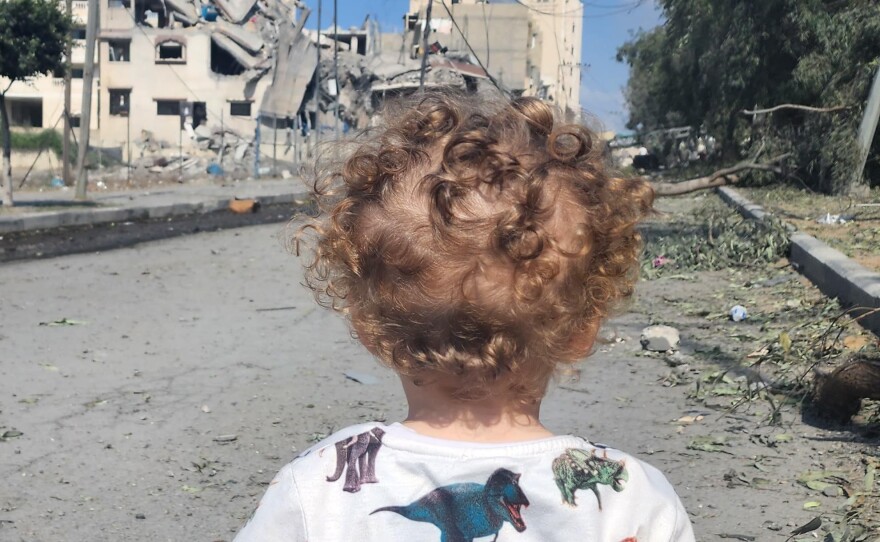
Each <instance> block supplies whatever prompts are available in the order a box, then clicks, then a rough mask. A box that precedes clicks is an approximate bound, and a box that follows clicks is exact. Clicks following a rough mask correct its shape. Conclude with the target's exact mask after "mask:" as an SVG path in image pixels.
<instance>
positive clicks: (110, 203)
mask: <svg viewBox="0 0 880 542" xmlns="http://www.w3.org/2000/svg"><path fill="white" fill-rule="evenodd" d="M304 193H305V187H303V186H302V184H301V182H300V180H299V179H297V178H294V179H287V180H279V179H273V180H259V181H229V182H226V183H223V184H207V183H204V184H184V185H163V186H157V187H155V188H152V189H149V190H132V191H123V192H97V191H93V192H91V193H89V195H88V201H85V202H78V201H75V200H74V199H73V190H53V191H47V192H18V193H16V195H15V207H12V208H7V209H4V208H2V207H0V235H3V234H6V233H13V232H23V231H33V230H43V229H54V228H62V227H65V226H82V225H93V224H103V223H108V222H128V221H133V220H144V219H149V218H165V217H171V216H180V215H188V214H194V213H200V214H201V213H211V212H214V211H219V210H222V209H225V208H226V207H227V206H228V204H229V200H231V199H233V198H256V199H258V200H259V201H260V203H262V204H263V205H273V204H279V203H292V202H293V201H294V200H296V199H297V198H298V197H300V196H302V195H303V194H304Z"/></svg>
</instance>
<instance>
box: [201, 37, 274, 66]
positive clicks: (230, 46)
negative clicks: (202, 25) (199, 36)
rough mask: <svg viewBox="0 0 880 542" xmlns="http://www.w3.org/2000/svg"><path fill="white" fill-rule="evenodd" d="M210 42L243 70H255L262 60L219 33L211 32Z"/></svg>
mask: <svg viewBox="0 0 880 542" xmlns="http://www.w3.org/2000/svg"><path fill="white" fill-rule="evenodd" d="M211 40H212V41H213V42H214V43H215V44H216V45H217V47H220V48H221V49H223V50H224V51H226V52H227V53H229V54H230V55H232V57H233V58H234V59H235V60H236V61H237V62H238V63H239V64H241V65H242V66H243V67H244V68H245V69H248V70H253V69H255V68H257V67H258V66H259V65H260V63H261V61H262V60H263V59H261V58H258V57H254V56H253V55H251V54H250V53H249V52H247V51H246V50H245V49H244V48H243V47H242V46H240V45H239V44H238V43H236V42H234V41H232V39H230V38H229V37H227V36H226V35H225V34H221V33H219V32H213V33H212V34H211Z"/></svg>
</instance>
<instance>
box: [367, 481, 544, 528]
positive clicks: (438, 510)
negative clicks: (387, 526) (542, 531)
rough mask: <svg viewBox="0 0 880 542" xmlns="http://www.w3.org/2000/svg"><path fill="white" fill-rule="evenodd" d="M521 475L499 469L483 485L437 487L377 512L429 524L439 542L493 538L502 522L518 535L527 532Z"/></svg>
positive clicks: (527, 500) (527, 502) (525, 499)
mask: <svg viewBox="0 0 880 542" xmlns="http://www.w3.org/2000/svg"><path fill="white" fill-rule="evenodd" d="M519 478H520V475H519V474H517V473H514V472H511V471H509V470H507V469H498V470H496V471H495V472H493V473H492V475H491V476H489V479H488V480H487V481H486V483H485V485H484V484H477V483H462V484H451V485H448V486H442V487H438V488H437V489H435V490H433V491H431V492H430V493H428V494H427V495H425V496H424V497H422V498H421V499H419V500H417V501H415V502H413V503H411V504H408V505H406V506H385V507H382V508H377V509H376V510H373V511H372V512H371V513H370V515H372V514H375V513H376V512H395V513H397V514H400V515H401V516H403V517H405V518H407V519H410V520H412V521H422V522H425V523H431V524H433V525H435V526H436V527H437V528H438V529H440V542H472V541H473V540H474V539H475V538H480V537H484V536H491V535H495V540H497V539H498V532H499V531H500V530H501V528H502V527H503V526H504V522H507V523H510V524H511V525H513V528H514V529H516V530H517V532H523V531H525V530H526V524H525V521H523V517H522V514H521V512H520V509H521V508H522V507H525V506H528V505H529V499H528V498H527V497H526V495H525V493H523V491H522V489H521V488H520V487H519Z"/></svg>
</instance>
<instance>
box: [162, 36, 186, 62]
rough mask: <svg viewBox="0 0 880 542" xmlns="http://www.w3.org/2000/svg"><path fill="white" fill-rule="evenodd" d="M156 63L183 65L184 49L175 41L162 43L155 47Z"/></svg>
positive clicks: (184, 60)
mask: <svg viewBox="0 0 880 542" xmlns="http://www.w3.org/2000/svg"><path fill="white" fill-rule="evenodd" d="M156 62H157V63H181V64H182V63H185V62H186V49H185V48H184V46H183V44H182V43H180V42H176V41H164V42H162V43H160V44H158V45H156Z"/></svg>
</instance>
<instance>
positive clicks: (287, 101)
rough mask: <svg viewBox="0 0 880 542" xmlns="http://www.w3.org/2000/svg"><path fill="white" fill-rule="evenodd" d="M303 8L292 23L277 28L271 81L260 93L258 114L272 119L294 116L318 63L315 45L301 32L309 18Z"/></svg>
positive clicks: (307, 12) (306, 10) (297, 111)
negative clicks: (292, 24)
mask: <svg viewBox="0 0 880 542" xmlns="http://www.w3.org/2000/svg"><path fill="white" fill-rule="evenodd" d="M308 16H309V11H308V9H305V8H304V9H303V10H302V13H301V14H300V18H299V20H298V21H297V22H296V25H295V26H291V25H289V24H283V25H281V28H280V35H279V38H278V46H277V48H276V56H275V70H274V74H273V77H272V83H271V84H270V85H269V88H267V89H266V92H265V93H263V101H262V103H261V104H260V115H261V116H264V117H271V118H275V119H289V118H295V117H296V116H297V114H298V113H299V110H300V106H301V105H302V101H303V97H304V96H305V93H306V89H307V88H308V86H309V83H310V82H311V80H312V78H313V77H314V74H315V68H316V67H317V66H318V59H317V56H316V49H315V45H314V44H313V43H312V42H311V41H310V40H309V39H308V38H307V37H306V36H305V35H304V34H303V32H302V29H303V27H304V26H305V23H306V20H307V19H308Z"/></svg>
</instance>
